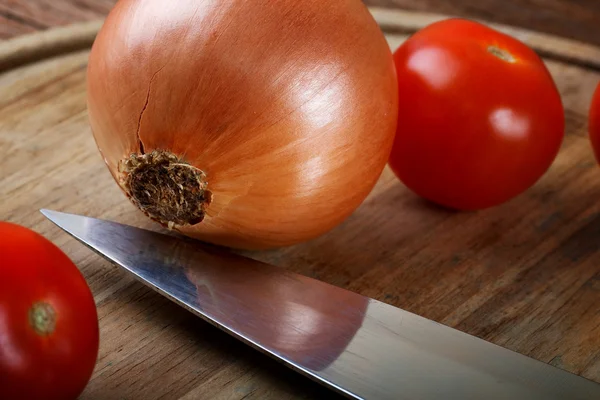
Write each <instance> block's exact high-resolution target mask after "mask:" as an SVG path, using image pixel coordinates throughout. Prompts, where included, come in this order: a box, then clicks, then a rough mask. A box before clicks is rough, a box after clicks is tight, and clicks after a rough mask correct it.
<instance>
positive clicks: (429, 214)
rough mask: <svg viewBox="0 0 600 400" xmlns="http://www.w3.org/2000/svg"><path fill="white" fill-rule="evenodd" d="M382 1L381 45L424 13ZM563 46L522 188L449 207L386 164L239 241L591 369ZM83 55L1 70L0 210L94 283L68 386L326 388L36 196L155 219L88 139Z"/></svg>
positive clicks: (198, 390)
mask: <svg viewBox="0 0 600 400" xmlns="http://www.w3.org/2000/svg"><path fill="white" fill-rule="evenodd" d="M395 15H396V17H394V18H396V19H397V20H396V22H393V20H394V19H393V18H389V19H388V18H387V17H385V18H384V17H381V16H380V18H379V20H380V22H382V23H383V22H384V21H385V22H386V26H387V28H386V31H387V32H388V40H389V42H390V43H391V45H392V46H396V45H398V44H399V43H400V42H401V41H402V40H404V38H405V37H406V36H405V35H404V34H399V33H398V32H403V31H405V32H406V31H410V29H414V26H415V25H418V23H417V22H415V21H423V20H426V19H427V18H428V16H426V15H425V16H424V15H411V16H410V18H408V19H407V17H406V16H409V14H405V17H401V16H400V14H395ZM515 32H516V34H519V32H520V31H515ZM521 34H523V37H525V38H527V37H530V36H528V35H527V34H524V33H523V32H521ZM535 40H542V39H540V37H539V36H538V37H536V39H535ZM547 40H548V42H552V41H553V40H556V39H554V38H550V39H547ZM568 43H570V42H568ZM542 45H544V44H542ZM578 46H579V44H578V45H576V46H574V47H573V46H568V47H569V49H571V50H570V51H573V52H574V53H575V56H576V58H577V59H578V60H584V61H585V62H583V63H578V64H577V65H574V64H573V63H570V62H569V61H568V60H569V57H562V58H561V57H557V56H554V57H550V58H546V62H547V65H548V66H549V68H550V70H551V72H552V74H553V76H554V78H555V80H556V82H557V85H558V87H559V90H560V92H561V95H562V96H563V101H564V104H565V107H566V116H567V137H566V138H565V141H564V144H563V147H562V149H561V152H560V154H559V156H558V157H557V159H556V161H555V162H554V164H553V166H552V168H551V169H550V170H549V171H548V173H547V174H545V176H544V177H543V178H542V179H541V180H540V181H539V182H538V183H537V184H536V185H535V186H534V187H532V188H531V189H530V190H528V191H527V192H526V193H524V194H523V195H522V196H519V197H518V198H516V199H514V200H513V201H511V202H509V203H506V204H504V205H502V206H499V207H495V208H493V209H489V210H485V211H481V212H472V213H452V212H448V211H446V210H442V209H439V208H437V207H435V206H433V205H431V204H429V203H426V202H423V201H421V200H420V199H418V198H417V197H416V196H414V195H413V194H412V193H410V192H409V191H408V190H407V189H406V188H405V187H403V185H402V184H400V183H399V182H398V180H397V179H395V177H394V176H393V174H392V173H391V172H390V171H389V170H387V169H386V170H385V171H384V173H383V175H382V176H381V178H380V180H379V182H378V184H377V186H376V188H375V189H374V190H373V192H372V193H371V194H370V195H369V197H368V199H367V200H366V201H365V202H364V203H363V205H362V206H361V207H360V208H359V209H358V210H356V212H355V213H354V214H353V215H352V216H351V217H350V218H349V219H348V220H347V221H345V222H344V223H343V224H342V225H340V226H339V227H337V228H336V229H334V230H333V231H332V232H330V233H328V234H327V235H324V236H322V237H320V238H318V239H315V240H313V241H310V242H307V243H303V244H300V245H297V246H293V247H288V248H284V249H279V250H272V251H265V252H248V253H245V254H247V255H249V256H251V257H254V258H257V259H260V260H265V261H268V262H271V263H274V264H276V265H279V266H281V267H283V268H288V269H290V270H293V271H295V272H298V273H302V274H305V275H308V276H312V277H315V278H318V279H321V280H323V281H326V282H329V283H332V284H334V285H337V286H341V287H345V288H348V289H350V290H354V291H356V292H359V293H361V294H364V295H368V296H372V297H374V298H376V299H379V300H381V301H384V302H386V303H389V304H393V305H395V306H398V307H401V308H403V309H406V310H408V311H411V312H415V313H417V314H419V315H422V316H425V317H427V318H431V319H433V320H435V321H438V322H441V323H444V324H447V325H450V326H453V327H456V328H458V329H460V330H462V331H464V332H467V333H470V334H474V335H476V336H478V337H481V338H483V339H486V340H489V341H491V342H493V343H497V344H500V345H502V346H505V347H507V348H509V349H513V350H515V351H518V352H520V353H522V354H526V355H529V356H532V357H534V358H536V359H539V360H541V361H543V362H547V363H551V364H553V365H556V366H558V367H559V368H563V369H565V370H568V371H571V372H574V373H576V374H579V375H582V376H584V377H587V378H589V379H592V380H595V381H597V382H600V264H599V263H598V260H599V259H600V248H599V246H598V242H599V240H600V203H599V202H598V198H600V168H599V167H598V165H597V163H596V162H595V160H594V158H593V154H592V151H591V148H590V146H589V143H588V139H587V135H586V128H587V125H586V115H587V108H588V106H589V101H590V99H591V95H592V90H593V89H594V86H595V84H596V83H597V82H598V81H599V80H600V73H599V72H598V71H597V70H596V69H594V68H591V67H588V66H589V65H596V63H600V60H599V59H598V58H597V57H598V56H597V54H599V53H598V49H597V48H595V47H589V46H587V45H585V44H581V47H578ZM1 48H2V47H0V49H1ZM588 50H590V51H588ZM87 55H88V51H87V50H85V49H83V50H78V51H74V52H70V53H67V54H63V55H61V56H60V57H52V58H47V59H45V60H42V61H40V62H37V63H32V64H27V65H24V66H22V67H21V68H19V69H12V70H9V71H6V72H4V73H2V74H0V154H2V155H3V157H2V158H1V159H0V183H1V184H0V196H1V198H2V202H0V219H2V220H8V221H13V222H17V223H19V224H22V225H24V226H28V227H31V228H32V229H34V230H36V231H38V232H40V233H42V234H43V235H45V236H46V237H48V238H49V239H51V240H52V241H53V242H54V243H56V244H57V245H58V246H59V247H60V248H61V249H63V250H64V251H65V252H66V253H67V254H68V255H69V257H71V258H72V259H73V260H74V261H75V262H76V264H77V265H78V266H79V267H80V269H81V270H82V272H83V273H84V275H85V277H86V279H87V281H88V283H89V285H90V287H91V289H92V291H93V293H94V296H95V299H96V304H97V307H98V313H99V318H100V326H101V349H100V355H99V359H98V363H97V367H96V370H95V371H94V375H93V378H92V380H91V382H90V383H89V385H88V387H87V388H86V391H85V392H84V394H83V396H82V398H84V399H150V400H151V399H159V398H161V399H242V398H257V399H316V398H334V396H333V394H331V393H330V392H329V391H327V390H325V389H323V388H321V387H320V386H318V385H316V384H314V383H312V382H311V381H309V380H308V379H305V378H303V377H301V376H299V375H298V374H295V373H293V372H291V371H290V370H288V369H286V368H282V367H281V366H280V365H279V364H278V363H276V362H274V361H272V360H270V359H268V358H267V357H265V356H263V355H261V354H260V353H258V352H256V351H254V350H252V349H250V348H248V347H247V346H244V345H242V344H241V343H239V342H237V341H235V340H233V339H232V338H230V337H228V336H227V335H225V334H223V333H221V332H220V331H218V330H216V329H215V328H212V327H211V326H210V325H209V324H206V323H203V322H202V321H200V320H199V319H198V318H196V317H194V316H192V315H191V314H190V313H188V312H187V311H185V310H183V309H181V308H179V307H177V306H176V305H174V304H173V303H171V302H170V301H168V300H167V299H165V298H163V297H162V296H160V295H158V294H156V293H154V292H153V291H151V290H149V289H147V288H146V287H144V286H143V285H141V284H140V283H138V282H137V281H135V280H134V279H133V278H131V277H130V276H129V275H128V274H127V273H125V272H123V271H122V270H120V269H118V268H117V267H115V266H113V265H111V264H109V263H108V262H106V261H104V260H103V259H101V258H100V257H99V256H97V255H95V254H93V253H92V252H90V251H89V250H88V249H86V248H84V247H83V246H82V245H81V244H79V243H77V242H76V241H75V240H74V239H72V238H70V237H69V236H68V235H66V234H65V233H64V232H62V231H60V230H59V229H58V228H56V227H55V226H54V225H53V224H51V223H50V222H49V221H48V220H46V219H45V218H44V217H43V216H42V215H41V214H40V213H39V212H38V210H39V209H40V208H50V209H55V210H62V211H68V212H73V213H79V214H84V215H90V216H94V217H100V218H106V219H111V220H117V221H120V222H124V223H128V224H131V225H135V226H140V227H145V228H150V229H157V227H156V226H155V225H154V224H152V223H150V222H149V221H147V220H146V219H145V217H143V216H142V215H141V214H140V213H139V212H138V211H137V210H136V209H134V207H133V206H132V205H131V204H130V203H129V202H128V201H127V200H126V199H125V197H124V196H123V195H122V193H121V192H120V190H119V189H118V188H117V186H116V185H115V184H114V181H113V180H112V178H111V177H110V174H109V173H108V171H107V170H106V168H105V166H104V164H103V162H102V160H101V158H100V155H99V153H98V151H97V149H96V147H95V144H94V141H93V137H92V135H91V132H90V131H89V125H88V121H87V114H86V106H85V66H86V61H87ZM23 160H30V162H29V163H28V164H24V163H23Z"/></svg>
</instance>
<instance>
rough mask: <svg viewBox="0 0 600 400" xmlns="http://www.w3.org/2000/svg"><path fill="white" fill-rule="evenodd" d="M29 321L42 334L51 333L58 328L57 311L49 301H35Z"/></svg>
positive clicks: (30, 311) (30, 310)
mask: <svg viewBox="0 0 600 400" xmlns="http://www.w3.org/2000/svg"><path fill="white" fill-rule="evenodd" d="M29 323H30V324H31V326H32V327H33V329H34V330H35V331H36V333H38V334H40V335H49V334H51V333H52V332H54V328H56V312H55V311H54V308H52V306H51V305H50V304H48V303H44V302H39V303H35V304H34V305H33V306H32V307H31V308H30V309H29Z"/></svg>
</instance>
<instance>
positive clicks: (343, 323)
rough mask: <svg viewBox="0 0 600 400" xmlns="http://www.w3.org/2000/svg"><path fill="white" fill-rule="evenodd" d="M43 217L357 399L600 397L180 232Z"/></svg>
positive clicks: (552, 371)
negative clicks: (173, 234) (163, 231)
mask: <svg viewBox="0 0 600 400" xmlns="http://www.w3.org/2000/svg"><path fill="white" fill-rule="evenodd" d="M41 212H42V213H43V214H44V215H45V216H46V217H47V218H48V219H49V220H50V221H52V222H53V223H55V224H56V225H57V226H58V227H60V228H61V229H63V230H64V231H66V232H67V233H69V234H70V235H72V236H73V237H74V238H76V239H77V240H78V241H80V242H81V243H83V244H84V245H86V246H87V247H89V248H90V249H92V250H93V251H95V252H96V253H98V254H100V255H101V256H103V257H104V258H106V259H108V260H110V261H111V262H112V263H114V264H116V265H119V266H121V267H122V268H124V269H125V270H127V271H129V272H130V273H132V274H133V276H134V277H135V278H137V279H138V280H140V281H141V282H142V283H144V284H146V285H148V286H149V287H150V288H152V289H154V290H156V291H157V292H159V293H160V294H162V295H164V296H166V297H167V298H169V299H170V300H172V301H173V302H175V303H177V304H179V305H180V306H183V307H185V308H186V309H188V310H189V311H190V312H192V313H194V314H195V315H197V316H199V317H201V318H202V319H204V320H205V321H207V322H209V323H211V324H213V325H215V326H217V327H218V328H221V329H222V330H224V331H225V332H227V333H229V334H230V335H232V336H234V337H236V338H237V339H239V340H241V341H243V342H245V343H246V344H248V345H250V346H252V347H254V348H255V349H257V350H259V351H262V352H263V353H266V354H267V355H269V356H271V357H273V358H275V359H277V360H280V361H283V362H284V363H285V364H286V365H287V366H288V367H290V368H292V369H294V370H296V371H298V372H300V373H302V374H304V375H305V376H307V377H309V378H311V379H313V380H315V381H317V382H319V383H321V384H323V385H325V386H327V387H329V388H331V389H333V390H335V391H337V392H338V393H341V394H343V395H345V396H347V397H348V398H353V399H382V400H387V399H390V400H391V399H394V400H404V399H407V400H408V399H411V400H413V399H423V400H429V399H436V400H437V399H442V398H443V399H511V400H514V399H528V400H533V399H544V400H549V399H557V400H558V399H560V400H565V399H570V400H592V399H593V400H598V399H600V384H598V383H597V382H594V381H591V380H588V379H585V378H583V377H580V376H578V375H575V374H572V373H570V372H567V371H564V370H561V369H559V368H556V367H553V366H550V365H548V364H545V363H543V362H541V361H538V360H535V359H533V358H530V357H527V356H524V355H522V354H519V353H517V352H514V351H511V350H509V349H505V348H503V347H500V346H498V345H495V344H492V343H489V342H487V341H484V340H482V339H480V338H477V337H475V336H471V335H468V334H466V333H464V332H461V331H459V330H456V329H454V328H451V327H448V326H445V325H442V324H440V323H437V322H435V321H431V320H428V319H426V318H423V317H421V316H418V315H416V314H413V313H410V312H407V311H405V310H402V309H400V308H397V307H394V306H391V305H389V304H386V303H383V302H380V301H378V300H375V299H372V298H368V297H365V296H362V295H360V294H357V293H354V292H351V291H348V290H345V289H342V288H339V287H337V286H334V285H330V284H328V283H325V282H322V281H319V280H316V279H313V278H310V277H306V276H303V275H299V274H295V273H292V272H290V271H288V270H285V269H283V268H279V267H276V266H273V265H270V264H266V263H263V262H260V261H256V260H254V259H251V258H248V257H244V256H241V255H237V254H235V253H232V252H229V251H226V250H224V249H220V248H218V247H216V246H211V245H208V244H205V243H201V242H199V241H194V240H191V239H189V240H188V239H187V238H178V237H175V236H172V235H167V234H162V233H157V232H153V231H149V230H145V229H140V228H136V227H132V226H128V225H123V224H120V223H117V222H111V221H106V220H101V219H96V218H91V217H86V216H80V215H75V214H67V213H62V212H57V211H51V210H45V209H43V210H41Z"/></svg>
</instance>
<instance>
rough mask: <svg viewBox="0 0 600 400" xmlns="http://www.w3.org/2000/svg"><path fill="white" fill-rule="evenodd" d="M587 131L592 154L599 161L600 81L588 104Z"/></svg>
mask: <svg viewBox="0 0 600 400" xmlns="http://www.w3.org/2000/svg"><path fill="white" fill-rule="evenodd" d="M589 131H590V141H591V142H592V148H593V149H594V155H595V156H596V160H597V161H598V162H600V83H599V84H598V86H597V87H596V92H595V93H594V97H593V98H592V104H591V106H590V115H589Z"/></svg>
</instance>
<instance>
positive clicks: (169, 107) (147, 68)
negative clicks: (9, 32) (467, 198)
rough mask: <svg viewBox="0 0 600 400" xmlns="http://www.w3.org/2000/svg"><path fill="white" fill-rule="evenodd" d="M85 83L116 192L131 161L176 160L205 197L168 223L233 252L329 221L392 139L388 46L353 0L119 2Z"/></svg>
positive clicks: (295, 236)
mask: <svg viewBox="0 0 600 400" xmlns="http://www.w3.org/2000/svg"><path fill="white" fill-rule="evenodd" d="M87 82H88V87H87V89H88V92H87V93H88V112H89V118H90V124H91V128H92V132H93V134H94V138H95V140H96V144H97V145H98V148H99V150H100V152H101V154H102V156H103V158H104V160H105V162H106V164H107V166H108V168H109V170H110V172H111V174H112V175H113V177H114V178H115V180H116V181H117V182H119V183H121V188H122V189H123V190H124V191H125V192H126V193H127V189H126V187H125V186H124V185H123V180H124V176H123V172H122V171H121V172H119V165H120V164H122V163H123V162H124V160H127V159H128V158H129V157H131V155H132V154H133V155H142V154H149V153H151V152H152V151H159V152H161V151H164V152H167V154H169V155H174V156H176V157H178V158H180V159H181V161H182V162H183V163H186V164H189V165H191V166H193V167H195V168H197V169H198V170H200V171H201V173H202V174H203V176H205V177H206V182H205V185H206V187H207V188H208V190H210V193H211V200H210V203H207V204H206V207H205V208H206V210H205V215H204V218H203V220H202V221H201V222H198V223H194V224H175V226H174V228H176V229H177V230H178V231H180V232H181V233H183V234H185V235H187V236H190V237H193V238H197V239H200V240H204V241H207V242H211V243H215V244H220V245H224V246H229V247H235V248H244V249H264V248H271V247H279V246H287V245H292V244H295V243H299V242H303V241H306V240H309V239H312V238H314V237H317V236H319V235H321V234H323V233H325V232H327V231H328V230H330V229H332V228H333V227H335V226H337V225H338V224H340V223H341V222H342V221H343V220H344V219H345V218H347V217H348V216H349V215H350V214H351V213H352V212H353V211H354V210H355V209H356V208H357V207H358V206H359V205H360V204H361V203H362V201H364V199H365V198H366V196H367V195H368V194H369V192H370V191H371V189H372V188H373V186H374V185H375V183H376V182H377V179H378V178H379V176H380V174H381V172H382V170H383V168H384V167H385V165H386V162H387V159H388V156H389V154H390V151H391V146H392V144H393V140H394V135H395V130H396V123H397V112H398V111H397V103H398V93H397V82H396V74H395V67H394V63H393V59H392V54H391V50H390V48H389V46H388V44H387V42H386V41H385V37H384V36H383V33H382V32H381V30H380V28H379V26H378V25H377V23H376V22H375V20H374V19H373V17H372V16H371V14H370V13H369V11H368V9H367V8H366V7H365V6H364V4H362V2H361V1H360V0H344V1H342V0H330V1H322V0H304V1H290V0H280V1H266V0H265V1H244V0H233V1H222V0H215V1H200V0H173V1H169V2H165V1H163V0H121V1H120V2H119V3H117V5H116V6H115V7H114V8H113V10H112V11H111V13H110V14H109V16H108V17H107V19H106V21H105V24H104V26H103V27H102V29H101V31H100V32H99V34H98V36H97V38H96V41H95V43H94V45H93V47H92V51H91V54H90V58H89V65H88V81H87ZM128 194H129V195H131V193H128ZM151 217H152V216H151ZM155 219H157V220H160V218H155ZM160 222H161V223H163V224H166V222H167V221H162V220H161V221H160ZM194 222H197V221H194ZM171 225H173V224H171Z"/></svg>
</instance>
